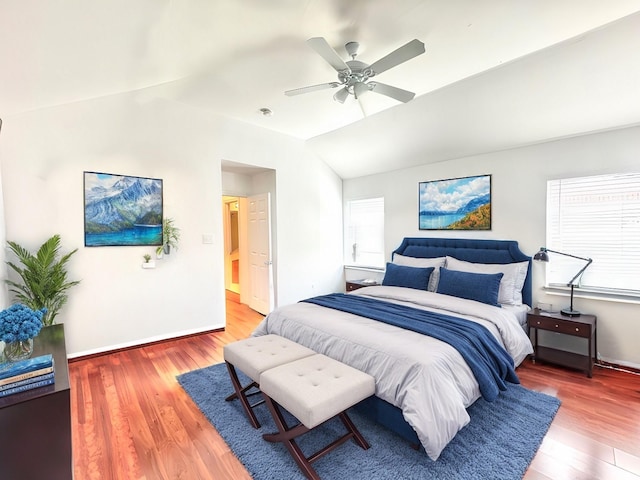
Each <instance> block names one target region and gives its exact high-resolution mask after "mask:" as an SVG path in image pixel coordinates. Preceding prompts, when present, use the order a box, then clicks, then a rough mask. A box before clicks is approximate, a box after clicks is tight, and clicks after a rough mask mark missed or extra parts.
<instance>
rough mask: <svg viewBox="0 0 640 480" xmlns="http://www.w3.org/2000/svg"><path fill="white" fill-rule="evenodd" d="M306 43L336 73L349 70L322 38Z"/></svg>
mask: <svg viewBox="0 0 640 480" xmlns="http://www.w3.org/2000/svg"><path fill="white" fill-rule="evenodd" d="M307 43H308V44H309V46H310V47H311V48H313V49H314V50H315V51H316V52H317V53H318V55H320V56H321V57H322V58H324V59H325V60H326V61H327V62H328V63H329V65H331V66H332V67H333V68H335V69H336V71H338V72H342V71H344V70H349V67H348V65H347V64H346V63H344V60H342V58H340V55H338V54H337V53H336V51H335V50H334V49H333V48H331V45H329V44H328V43H327V41H326V40H325V39H324V38H323V37H313V38H310V39H309V40H307Z"/></svg>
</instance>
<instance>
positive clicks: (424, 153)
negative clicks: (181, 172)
mask: <svg viewBox="0 0 640 480" xmlns="http://www.w3.org/2000/svg"><path fill="white" fill-rule="evenodd" d="M638 12H640V0H616V1H608V2H603V1H602V0H536V1H524V0H521V1H516V0H482V1H479V0H431V1H428V0H351V1H349V2H345V1H344V0H330V1H329V0H307V1H302V0H269V1H265V0H189V1H187V0H184V1H181V0H91V1H87V0H0V117H1V118H4V119H5V121H8V120H9V119H10V117H11V116H13V115H17V114H20V113H22V112H27V111H30V110H35V109H40V108H46V107H50V106H55V105H61V104H65V103H71V102H77V101H82V100H86V99H91V98H96V97H102V96H107V95H114V94H118V93H122V92H128V91H138V90H139V91H140V92H141V95H144V96H145V97H146V98H149V96H151V97H158V98H162V99H165V100H169V101H177V102H182V103H185V104H189V105H194V106H197V107H199V108H204V109H208V110H210V111H212V112H214V113H216V114H219V115H223V116H228V117H231V118H234V119H238V120H241V121H244V122H248V123H251V124H254V125H258V126H261V127H264V128H268V129H272V130H275V131H278V132H282V133H285V134H288V135H291V136H295V137H298V138H301V139H305V140H307V141H308V145H309V146H310V147H311V148H312V149H314V150H315V151H316V152H317V153H318V155H320V156H321V157H322V158H323V159H324V160H325V161H326V162H327V163H329V165H331V166H332V168H333V169H334V170H335V171H336V172H337V173H338V174H339V175H341V176H342V177H343V178H350V177H355V176H361V175H367V174H371V173H377V172H382V171H388V170H392V169H397V168H403V167H407V166H411V165H418V164H424V163H429V162H435V161H441V160H445V159H449V158H458V157H461V156H465V155H472V154H477V153H482V152H488V151H495V150H500V149H505V148H512V147H514V146H520V145H526V144H530V143H535V142H540V141H545V140H548V139H555V138H562V137H566V136H571V135H577V134H581V133H585V132H592V131H599V130H604V129H610V128H617V127H620V126H626V125H633V124H638V123H640V87H639V85H640V55H638V53H637V52H638V49H639V47H640V13H638ZM316 36H322V37H325V38H326V39H327V41H328V42H329V44H330V45H331V46H333V47H334V48H335V50H336V51H337V52H338V53H339V54H340V55H344V57H343V58H344V59H345V60H346V59H347V56H346V52H345V51H344V47H343V45H344V44H345V43H346V42H348V41H358V42H360V44H361V47H360V52H359V53H360V56H359V57H358V59H359V60H362V61H364V62H366V63H373V62H374V61H375V60H377V59H379V58H380V57H382V56H384V55H386V54H387V53H389V52H391V51H392V50H395V49H396V48H397V47H399V46H401V45H403V44H405V43H406V42H408V41H410V40H412V39H414V38H417V39H419V40H421V41H423V42H424V43H425V45H426V50H427V51H426V53H425V54H423V55H421V56H418V57H416V58H414V59H412V60H409V61H408V62H406V63H404V64H402V65H400V66H397V67H395V68H393V69H391V70H389V71H387V72H384V73H382V74H381V75H380V77H379V80H380V81H381V82H384V83H387V84H390V85H394V86H397V87H400V88H403V89H406V90H410V91H413V92H415V93H416V98H415V99H414V100H413V101H411V102H409V103H407V104H398V102H395V101H393V100H390V99H388V98H387V97H384V96H382V95H377V94H375V93H368V94H367V95H366V96H365V97H364V98H363V102H364V108H365V110H366V112H367V116H366V117H363V114H362V110H361V108H360V107H359V106H358V105H357V102H356V101H355V100H354V99H353V98H349V99H347V102H345V104H339V103H336V102H334V101H333V100H332V95H333V93H334V92H335V91H334V90H321V91H317V92H313V93H309V94H305V95H300V96H295V97H287V96H285V95H284V94H283V92H284V91H285V90H289V89H293V88H298V87H303V86H307V85H313V84H318V83H325V82H330V81H334V80H335V79H336V72H335V70H333V68H332V67H330V66H329V65H328V64H327V63H326V62H325V61H324V60H323V59H322V58H321V57H320V56H319V55H318V54H317V53H316V52H315V51H313V50H312V49H311V48H309V46H308V45H307V44H306V40H307V39H308V38H310V37H316ZM376 78H378V77H376ZM262 107H268V108H270V109H271V110H273V112H274V114H273V115H272V116H270V117H265V116H262V115H261V114H260V113H259V109H260V108H262Z"/></svg>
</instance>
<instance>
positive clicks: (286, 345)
mask: <svg viewBox="0 0 640 480" xmlns="http://www.w3.org/2000/svg"><path fill="white" fill-rule="evenodd" d="M223 352H224V353H223V354H224V361H225V363H226V365H227V370H228V372H229V377H230V378H231V384H232V385H233V390H234V392H233V393H232V394H231V395H229V396H228V397H227V398H226V399H225V400H227V401H231V400H234V399H236V398H237V399H238V400H239V401H240V403H241V405H242V409H243V410H244V411H245V413H246V415H247V418H248V419H249V423H251V425H252V426H253V428H260V422H258V419H257V418H256V415H255V413H254V412H253V409H254V408H255V407H257V406H258V405H260V404H262V403H264V401H258V402H256V403H253V404H252V403H250V400H249V398H250V397H251V396H253V395H255V394H257V393H260V392H259V390H258V388H259V387H258V382H259V381H260V374H261V373H262V372H264V371H266V370H268V369H270V368H274V367H277V366H280V365H282V364H285V363H289V362H292V361H294V360H299V359H301V358H304V357H308V356H311V355H315V354H316V352H314V351H313V350H311V349H309V348H307V347H304V346H302V345H299V344H297V343H295V342H292V341H291V340H288V339H286V338H283V337H281V336H279V335H263V336H260V337H250V338H247V339H245V340H240V341H237V342H233V343H229V344H227V345H225V346H224V349H223ZM236 368H238V369H240V371H241V372H243V373H244V374H245V375H247V376H248V377H249V378H250V379H251V380H252V381H251V382H250V383H248V384H247V385H245V386H242V385H241V384H240V379H239V378H238V374H237V372H236Z"/></svg>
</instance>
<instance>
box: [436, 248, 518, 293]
mask: <svg viewBox="0 0 640 480" xmlns="http://www.w3.org/2000/svg"><path fill="white" fill-rule="evenodd" d="M446 260H447V262H446V265H447V268H448V269H449V270H458V271H461V272H471V273H502V274H503V276H502V280H500V291H499V292H498V303H500V304H505V305H522V287H523V286H524V281H525V280H526V278H527V269H528V268H529V262H519V263H504V264H502V263H472V262H465V261H463V260H458V259H457V258H453V257H449V256H447V258H446Z"/></svg>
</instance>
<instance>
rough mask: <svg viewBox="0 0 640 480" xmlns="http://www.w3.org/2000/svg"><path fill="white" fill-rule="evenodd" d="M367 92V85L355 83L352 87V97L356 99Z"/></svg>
mask: <svg viewBox="0 0 640 480" xmlns="http://www.w3.org/2000/svg"><path fill="white" fill-rule="evenodd" d="M368 91H369V85H367V84H366V83H364V82H356V83H355V84H354V85H353V96H354V97H356V98H360V97H361V96H362V95H364V94H365V93H366V92H368Z"/></svg>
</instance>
